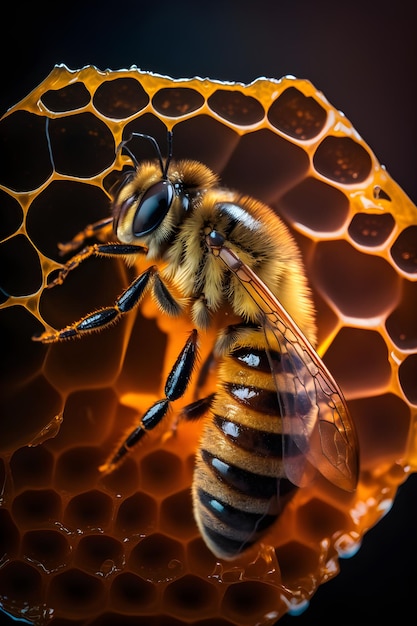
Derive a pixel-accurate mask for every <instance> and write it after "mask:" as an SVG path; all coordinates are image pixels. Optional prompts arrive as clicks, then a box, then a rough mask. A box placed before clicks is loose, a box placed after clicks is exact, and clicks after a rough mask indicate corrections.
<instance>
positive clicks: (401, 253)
mask: <svg viewBox="0 0 417 626" xmlns="http://www.w3.org/2000/svg"><path fill="white" fill-rule="evenodd" d="M416 242H417V226H408V228H404V230H403V231H402V232H401V233H400V234H399V235H398V237H397V239H396V240H395V242H394V244H393V246H392V248H391V254H392V258H393V260H394V262H395V263H396V264H397V266H398V267H399V269H400V270H402V271H404V272H406V273H407V274H413V275H415V274H416V272H417V243H416Z"/></svg>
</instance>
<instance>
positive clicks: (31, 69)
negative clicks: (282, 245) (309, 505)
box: [0, 0, 417, 626]
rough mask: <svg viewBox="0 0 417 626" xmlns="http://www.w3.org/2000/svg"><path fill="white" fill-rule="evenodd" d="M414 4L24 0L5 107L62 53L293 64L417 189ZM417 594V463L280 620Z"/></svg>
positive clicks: (10, 24) (12, 35)
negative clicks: (337, 566) (381, 513)
mask: <svg viewBox="0 0 417 626" xmlns="http://www.w3.org/2000/svg"><path fill="white" fill-rule="evenodd" d="M415 14H416V10H415V7H414V5H413V4H412V3H410V2H409V1H408V0H395V1H394V0H391V1H390V2H388V1H387V0H377V1H376V0H373V1H371V0H362V1H360V0H351V2H340V1H339V2H338V1H337V0H333V1H332V2H330V1H329V0H316V1H312V0H311V1H308V0H294V1H291V0H285V1H284V0H275V1H274V0H255V1H252V2H250V3H249V2H246V1H245V0H242V1H240V2H238V1H237V0H232V1H229V2H228V1H227V0H223V1H221V0H210V1H205V2H197V1H195V2H187V1H186V0H171V1H168V0H160V1H157V0H154V1H153V2H151V1H148V2H141V1H135V0H130V2H129V3H123V2H120V1H119V2H111V3H110V2H105V1H103V2H97V1H93V2H79V1H72V2H59V3H55V4H52V3H43V4H37V3H31V5H30V6H29V5H27V3H14V5H13V4H12V5H11V6H8V15H7V18H6V17H5V16H4V17H3V20H2V24H3V37H2V41H1V42H0V53H1V56H0V59H1V61H0V62H1V64H2V75H3V76H2V83H1V85H2V87H1V92H0V114H3V113H4V112H5V111H6V110H7V108H8V107H10V106H12V105H14V104H16V103H17V102H18V101H19V100H21V99H22V98H23V97H25V96H26V95H27V94H28V93H29V92H30V91H31V90H32V89H33V88H35V87H36V86H37V85H38V84H39V83H40V82H41V81H42V80H43V79H44V78H46V76H47V75H48V74H49V72H50V71H51V70H52V68H53V66H54V65H55V64H57V63H65V64H66V65H67V66H68V67H69V68H71V69H79V68H81V67H82V66H84V65H90V64H92V65H96V66H97V67H98V68H99V69H102V70H104V69H106V68H111V69H121V68H128V67H130V66H131V65H137V66H138V67H139V68H140V69H142V70H150V71H153V72H156V73H160V74H164V75H168V76H171V77H172V78H182V77H184V78H191V77H193V76H201V77H209V78H211V79H219V80H227V81H239V82H244V83H248V82H251V81H253V80H254V79H256V78H258V77H259V76H265V77H267V78H281V77H282V76H283V75H286V74H292V75H294V76H296V77H297V78H307V79H309V80H310V81H311V82H312V83H313V84H314V85H315V86H316V87H317V88H318V89H320V90H321V91H323V93H324V94H325V96H326V98H327V99H328V100H329V101H330V102H331V104H333V105H334V106H335V107H336V108H338V109H340V110H342V111H343V112H344V114H345V115H346V117H347V118H348V119H349V120H350V121H351V122H352V123H353V125H354V126H355V128H356V130H357V131H358V132H359V133H360V135H362V137H363V138H364V140H365V141H366V143H367V144H368V145H369V146H370V147H371V148H372V150H373V151H374V152H375V154H376V156H377V158H378V160H379V161H380V162H381V163H382V164H384V165H385V166H386V168H387V170H388V172H389V173H390V175H391V176H392V177H393V178H394V180H396V182H397V183H398V184H399V185H400V186H401V187H402V188H403V189H404V191H405V192H406V193H407V194H408V195H409V196H410V198H411V199H412V200H413V202H415V203H417V176H416V164H417V158H416V156H417V155H416V153H417V149H416V146H417V129H416V119H417V109H416V102H415V93H416V81H417V45H416V41H417V32H416V31H417V18H416V17H415ZM6 31H8V33H9V38H8V39H7V42H6ZM416 323H417V321H416ZM416 598H417V475H413V476H411V477H410V478H409V480H408V481H407V482H406V483H405V484H404V485H403V486H401V487H400V490H399V493H398V496H397V498H396V500H395V503H394V506H393V509H392V510H391V511H390V512H389V513H388V514H387V516H386V517H385V518H384V519H383V520H381V522H380V523H379V524H377V526H376V527H375V528H374V529H372V530H371V531H370V532H369V533H368V534H367V535H366V536H365V538H364V541H363V546H362V548H361V550H360V551H359V553H358V554H357V555H356V556H354V557H353V558H351V559H350V560H346V561H341V573H340V574H339V575H338V576H337V577H336V578H335V579H333V580H332V581H330V582H329V583H326V584H325V585H323V586H322V587H321V588H320V589H319V590H318V592H317V593H316V594H315V596H314V597H313V599H312V601H311V604H310V608H309V609H308V611H307V612H305V613H304V614H303V615H301V616H299V617H290V616H285V617H284V618H282V619H281V620H280V621H279V626H289V625H290V626H291V625H292V626H306V625H311V626H316V625H317V626H318V625H319V624H320V625H323V624H334V625H337V626H362V625H364V626H365V625H366V626H373V625H377V624H378V625H379V624H380V623H381V622H382V620H383V619H385V620H394V619H395V620H396V621H398V622H400V623H401V622H402V619H403V618H404V617H405V615H406V614H407V615H408V623H411V624H415V623H417V604H416ZM410 613H411V615H410ZM410 618H411V619H410ZM0 623H1V624H3V622H1V615H0ZM4 623H7V621H6V620H5V621H4ZM10 623H15V622H10Z"/></svg>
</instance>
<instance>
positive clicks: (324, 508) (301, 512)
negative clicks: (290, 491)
mask: <svg viewBox="0 0 417 626" xmlns="http://www.w3.org/2000/svg"><path fill="white" fill-rule="evenodd" d="M341 506H344V504H342V505H341ZM296 524H297V528H298V535H299V536H300V537H303V538H304V539H306V540H307V541H310V540H311V541H316V542H318V543H319V542H320V541H323V540H324V539H328V538H331V537H332V536H333V535H334V533H336V532H337V531H339V530H340V529H348V528H349V526H350V524H352V521H351V518H350V516H349V515H348V514H347V513H343V512H342V511H341V510H339V509H337V508H336V507H335V506H331V505H330V504H328V503H327V502H324V501H323V500H319V499H318V498H313V499H311V500H309V501H308V502H306V504H303V505H302V506H300V507H299V508H298V510H297V512H296Z"/></svg>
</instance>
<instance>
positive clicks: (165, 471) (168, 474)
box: [140, 450, 183, 496]
mask: <svg viewBox="0 0 417 626" xmlns="http://www.w3.org/2000/svg"><path fill="white" fill-rule="evenodd" d="M140 475H141V478H142V487H143V489H144V491H147V492H148V493H150V494H153V495H154V496H157V495H158V494H164V495H167V494H169V493H170V492H173V491H177V490H178V489H179V488H180V487H181V485H182V481H183V477H182V462H181V459H179V458H178V456H177V455H176V454H173V453H172V452H168V451H167V450H157V451H155V452H151V453H150V454H148V455H147V456H145V457H144V458H143V459H142V460H141V465H140Z"/></svg>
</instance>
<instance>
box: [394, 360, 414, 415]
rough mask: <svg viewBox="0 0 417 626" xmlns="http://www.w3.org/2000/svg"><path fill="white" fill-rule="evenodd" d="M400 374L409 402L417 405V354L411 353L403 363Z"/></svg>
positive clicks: (402, 386)
mask: <svg viewBox="0 0 417 626" xmlns="http://www.w3.org/2000/svg"><path fill="white" fill-rule="evenodd" d="M398 375H399V379H400V384H401V389H402V390H403V392H404V395H405V397H406V399H407V400H408V402H410V403H411V404H415V405H417V355H416V354H410V355H408V356H407V357H406V358H405V359H404V361H403V362H402V363H401V365H400V367H399V370H398Z"/></svg>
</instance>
